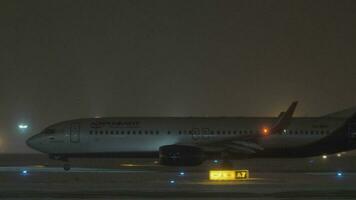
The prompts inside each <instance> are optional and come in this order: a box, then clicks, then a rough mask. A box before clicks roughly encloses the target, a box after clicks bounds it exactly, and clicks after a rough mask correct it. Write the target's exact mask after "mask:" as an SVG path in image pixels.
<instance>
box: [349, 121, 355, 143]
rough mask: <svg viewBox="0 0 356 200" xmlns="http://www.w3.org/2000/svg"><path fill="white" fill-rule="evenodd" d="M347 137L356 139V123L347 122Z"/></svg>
mask: <svg viewBox="0 0 356 200" xmlns="http://www.w3.org/2000/svg"><path fill="white" fill-rule="evenodd" d="M349 137H350V138H351V139H354V140H356V123H355V122H354V123H350V124H349Z"/></svg>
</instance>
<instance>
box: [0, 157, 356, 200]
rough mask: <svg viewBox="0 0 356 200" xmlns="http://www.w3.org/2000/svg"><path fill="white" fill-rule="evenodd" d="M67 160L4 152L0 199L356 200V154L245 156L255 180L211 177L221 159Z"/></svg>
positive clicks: (242, 165) (241, 164) (243, 163)
mask: <svg viewBox="0 0 356 200" xmlns="http://www.w3.org/2000/svg"><path fill="white" fill-rule="evenodd" d="M311 161H312V162H311ZM62 164H63V163H61V162H58V161H53V160H49V159H48V157H47V156H46V155H41V154H39V155H37V154H36V155H23V154H22V155H0V199H1V200H2V199H77V200H78V199H147V198H150V199H156V198H158V199H168V198H169V199H236V198H239V199H249V200H250V199H252V200H253V199H281V198H282V199H326V198H327V199H356V170H355V169H356V157H354V156H349V157H348V156H345V157H336V156H334V157H332V156H331V157H329V158H328V159H322V158H306V159H252V160H240V161H238V162H235V167H236V169H249V170H250V177H251V178H250V179H249V180H245V181H229V182H219V181H210V180H208V174H209V173H208V171H209V169H213V168H215V167H217V164H215V162H210V163H209V162H206V163H205V164H204V165H202V166H198V167H187V168H177V167H162V166H159V165H158V164H157V163H156V162H155V160H136V159H131V160H127V159H94V160H92V159H88V160H85V159H79V160H71V164H72V169H71V170H70V171H68V172H67V171H64V170H63V168H62ZM182 172H183V173H182ZM338 173H340V174H338Z"/></svg>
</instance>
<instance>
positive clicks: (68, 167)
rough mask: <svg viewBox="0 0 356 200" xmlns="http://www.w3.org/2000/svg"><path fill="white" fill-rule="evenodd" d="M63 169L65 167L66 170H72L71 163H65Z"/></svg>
mask: <svg viewBox="0 0 356 200" xmlns="http://www.w3.org/2000/svg"><path fill="white" fill-rule="evenodd" d="M63 169H64V170H65V171H69V170H70V164H68V163H66V164H64V165H63Z"/></svg>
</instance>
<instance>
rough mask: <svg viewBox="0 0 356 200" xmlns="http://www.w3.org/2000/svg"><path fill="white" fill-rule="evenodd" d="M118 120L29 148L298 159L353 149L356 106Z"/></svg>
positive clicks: (197, 158) (57, 133) (181, 158)
mask: <svg viewBox="0 0 356 200" xmlns="http://www.w3.org/2000/svg"><path fill="white" fill-rule="evenodd" d="M297 104H298V102H297V101H296V102H293V103H292V104H291V105H290V106H289V108H288V109H287V110H286V111H285V112H281V113H280V114H279V116H278V117H128V118H124V117H116V118H113V117H111V118H86V119H75V120H69V121H64V122H59V123H56V124H53V125H50V126H48V127H47V128H45V129H44V130H43V131H41V132H40V133H39V134H37V135H34V136H32V137H30V138H29V139H28V140H27V141H26V143H27V145H28V146H29V147H31V148H33V149H35V150H37V151H39V152H42V153H45V154H48V155H49V158H50V159H55V160H61V161H63V162H64V165H63V168H64V169H65V170H70V168H71V166H70V164H69V159H70V158H84V157H89V158H100V157H106V158H108V157H113V158H120V157H121V158H122V157H125V158H156V159H158V160H159V163H160V164H161V165H168V166H196V165H200V164H202V163H203V162H204V161H206V160H209V159H216V158H218V159H222V160H224V161H225V160H226V161H229V160H238V159H246V158H298V157H311V156H318V155H327V154H334V153H339V152H345V151H350V150H353V149H356V107H354V108H351V109H346V110H343V111H339V112H336V113H331V114H328V115H325V116H321V117H295V118H294V117H293V113H294V111H295V109H296V107H297Z"/></svg>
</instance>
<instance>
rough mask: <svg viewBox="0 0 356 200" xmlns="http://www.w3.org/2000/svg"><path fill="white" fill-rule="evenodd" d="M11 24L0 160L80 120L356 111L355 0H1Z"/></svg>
mask: <svg viewBox="0 0 356 200" xmlns="http://www.w3.org/2000/svg"><path fill="white" fill-rule="evenodd" d="M0 27H1V28H0V69H1V70H0V95H1V97H0V152H6V153H14V152H33V151H30V150H29V148H28V147H26V145H25V139H27V138H28V137H29V136H31V135H33V134H36V133H38V132H39V131H40V130H41V129H43V128H44V127H46V126H47V125H50V124H51V123H55V122H58V121H62V120H67V119H73V118H82V117H94V116H275V115H278V113H279V112H280V111H282V110H283V109H285V108H286V107H288V105H289V104H290V103H291V102H292V101H294V100H299V102H300V107H299V108H298V110H297V113H296V114H297V116H319V115H322V114H326V113H328V112H333V111H336V110H339V109H344V108H347V107H351V106H354V105H356V1H340V0H337V1H326V0H321V1H310V0H306V1H301V0H298V1H285V0H281V1H271V0H269V1H260V0H256V1H252V0H246V1H220V0H217V1H210V0H202V1H190V0H189V1H188V0H187V1H183V0H177V1H168V0H162V1H148V0H142V1H135V0H130V1H62V0H61V1H59V0H58V1H49V0H43V1H35V0H32V1H25V0H23V1H14V0H2V1H1V2H0ZM21 122H23V123H28V124H29V125H30V128H29V129H28V130H27V131H26V132H24V133H22V132H20V131H19V130H18V128H17V125H18V123H21Z"/></svg>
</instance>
